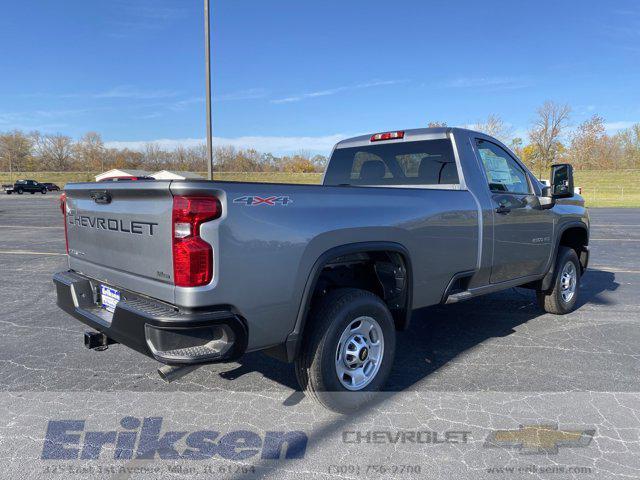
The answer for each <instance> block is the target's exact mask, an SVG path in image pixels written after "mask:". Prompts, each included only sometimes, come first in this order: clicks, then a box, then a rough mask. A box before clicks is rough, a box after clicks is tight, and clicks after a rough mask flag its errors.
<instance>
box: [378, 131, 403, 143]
mask: <svg viewBox="0 0 640 480" xmlns="http://www.w3.org/2000/svg"><path fill="white" fill-rule="evenodd" d="M401 138H404V131H398V132H384V133H376V134H375V135H371V139H370V140H371V141H372V142H379V141H381V140H400V139H401Z"/></svg>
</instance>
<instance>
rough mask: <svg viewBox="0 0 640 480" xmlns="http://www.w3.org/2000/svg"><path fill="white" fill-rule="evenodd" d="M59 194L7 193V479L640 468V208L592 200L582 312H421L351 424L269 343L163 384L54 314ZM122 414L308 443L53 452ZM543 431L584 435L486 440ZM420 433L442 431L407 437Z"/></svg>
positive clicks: (0, 203)
mask: <svg viewBox="0 0 640 480" xmlns="http://www.w3.org/2000/svg"><path fill="white" fill-rule="evenodd" d="M57 197H58V196H57V195H51V194H49V195H26V196H17V195H12V196H6V195H2V196H0V273H1V275H0V299H1V302H0V329H1V330H0V417H1V418H0V468H2V470H3V472H4V473H3V474H2V476H3V477H5V478H27V477H29V478H39V477H42V478H44V477H50V476H54V477H55V476H57V477H59V478H88V477H93V476H99V477H103V478H112V477H113V478H116V477H117V478H160V477H167V478H169V477H175V478H186V476H188V475H198V476H200V477H201V478H258V477H269V478H299V477H300V476H301V475H304V477H305V478H307V477H309V478H357V477H374V478H387V477H390V476H394V477H395V476H399V477H403V478H445V477H450V478H496V477H497V478H501V476H502V478H519V477H522V478H530V477H531V475H536V476H538V477H540V478H547V476H548V477H549V478H579V477H582V476H585V477H586V478H640V393H639V392H640V353H639V349H638V345H640V287H639V286H638V285H639V282H640V209H613V208H609V209H592V210H591V212H590V213H591V220H592V224H593V226H592V233H591V237H592V238H591V242H590V243H591V249H592V253H591V264H590V269H589V271H588V272H587V274H586V275H585V276H584V277H583V279H582V292H581V298H580V299H579V304H580V306H579V308H578V309H577V310H576V311H575V312H574V313H572V314H570V315H566V316H563V317H556V316H552V315H548V314H543V313H542V312H541V311H540V310H539V309H538V308H537V306H536V305H535V298H534V294H533V293H532V292H531V291H528V290H524V289H512V290H509V291H506V292H501V293H498V294H494V295H490V296H486V297H483V298H479V299H475V300H471V301H468V302H465V303H461V304H455V305H451V306H447V307H432V308H429V309H424V310H422V311H419V312H416V313H415V315H414V319H413V322H412V326H411V328H410V329H409V331H407V332H402V333H400V334H399V336H398V347H397V356H396V361H395V367H394V370H393V373H392V376H391V380H390V382H389V385H388V387H387V392H385V393H384V394H382V395H381V396H380V398H379V399H378V400H377V401H376V402H374V403H373V404H372V405H371V406H370V407H369V408H367V409H365V410H363V411H362V412H360V413H358V414H356V415H354V416H350V417H345V416H338V415H334V414H332V413H330V412H327V411H324V410H322V409H321V408H319V407H317V406H316V405H315V404H314V403H312V402H311V401H310V400H309V399H307V398H304V396H302V395H301V394H299V393H298V392H296V388H297V385H296V381H295V377H294V373H293V368H292V366H291V365H287V364H283V363H280V362H279V361H277V360H275V359H272V358H270V357H268V356H266V355H263V354H260V353H255V354H248V355H246V356H245V357H244V358H243V359H242V360H241V361H240V362H237V363H230V364H223V365H215V366H206V367H203V368H200V369H199V370H197V371H195V372H194V373H193V374H191V375H188V376H186V377H184V378H183V379H181V380H179V381H177V382H175V383H172V384H166V383H164V382H163V381H162V380H161V379H160V378H159V377H158V375H157V373H156V368H157V366H158V364H157V363H156V362H155V361H153V360H151V359H148V358H146V357H143V356H141V355H139V354H136V353H134V352H133V351H130V350H128V349H126V348H123V347H119V346H118V345H115V346H112V347H111V348H109V349H108V350H107V351H105V352H93V351H89V350H86V349H85V348H84V346H83V343H82V332H83V331H84V330H85V328H84V327H83V326H82V325H81V324H80V323H78V322H77V321H75V320H74V319H72V318H71V317H69V316H67V315H65V314H64V313H62V312H61V311H60V310H58V309H57V307H56V306H55V294H54V289H53V284H52V282H51V276H52V274H53V273H54V272H56V271H59V270H62V269H64V268H65V264H66V258H65V255H64V233H63V228H62V218H61V214H60V211H59V208H58V203H57ZM125 417H134V418H136V419H140V420H142V419H143V418H149V417H159V418H162V422H163V423H162V429H163V432H164V431H165V430H166V431H169V430H170V431H181V432H182V431H185V432H196V431H201V430H213V431H217V432H220V433H221V435H222V433H224V432H236V431H249V432H253V433H254V435H257V436H258V437H259V438H260V439H261V442H264V443H263V446H264V445H266V443H267V441H266V437H267V436H268V435H269V434H268V432H272V431H284V432H293V431H300V432H303V433H304V435H305V437H306V438H307V439H308V440H307V442H306V444H305V442H303V441H301V443H299V444H298V447H299V451H298V456H301V458H289V459H286V458H285V459H281V460H273V459H269V458H264V457H265V455H264V449H263V450H262V454H261V453H259V452H258V453H256V454H252V455H249V453H251V451H250V449H249V450H246V451H247V452H249V453H248V454H247V455H248V456H247V457H246V458H233V459H229V458H227V457H225V456H224V455H223V454H222V453H220V452H222V450H220V451H219V454H218V455H213V456H212V458H209V459H201V460H192V459H185V458H179V459H178V458H173V457H172V455H173V453H172V452H173V450H171V451H166V452H164V455H160V454H159V456H160V459H156V460H145V459H140V458H136V457H135V456H134V458H132V459H127V458H125V459H114V445H111V444H106V443H105V445H104V447H103V450H102V454H100V455H99V458H97V459H84V460H76V459H75V458H74V457H73V456H70V457H69V459H67V460H48V459H46V458H43V457H44V456H46V455H43V444H45V445H46V443H45V437H46V434H47V427H48V425H49V422H50V421H52V420H54V421H55V420H71V419H73V420H80V421H84V422H85V423H84V427H83V428H84V429H85V431H90V430H92V431H93V430H95V431H110V430H117V431H118V432H120V431H123V430H126V429H127V427H125V424H126V422H124V421H123V423H119V422H120V421H121V420H122V419H123V418H125ZM531 425H533V426H540V425H545V426H548V427H545V428H548V429H549V430H551V431H553V430H555V429H556V428H557V429H558V430H559V431H571V432H574V431H579V432H583V437H582V438H583V439H582V440H580V441H578V442H577V443H576V444H575V445H574V444H571V442H569V443H567V444H563V443H562V442H563V441H566V440H567V439H566V438H564V439H561V441H555V440H553V441H551V445H550V446H549V445H547V446H546V447H545V446H544V445H543V447H544V448H542V449H543V450H544V451H540V448H538V450H537V451H534V450H536V448H534V447H532V446H531V445H529V444H528V443H527V441H526V439H525V440H523V439H522V438H521V437H517V434H516V437H517V438H516V439H515V440H514V441H513V442H512V444H504V445H501V446H502V447H503V448H492V446H491V445H490V443H491V442H489V441H488V438H494V436H495V435H494V434H495V432H496V431H502V430H506V431H509V432H515V431H519V429H520V428H521V426H524V427H525V428H526V427H527V426H531ZM143 429H144V427H143ZM130 430H134V428H133V427H131V428H130ZM416 431H423V432H430V441H425V442H415V441H412V440H407V439H406V437H402V436H401V437H402V438H401V440H398V438H400V437H398V433H399V432H416ZM520 431H521V430H520ZM358 432H359V433H358ZM367 432H369V434H368V435H367ZM371 432H383V434H382V435H380V436H379V439H380V441H377V440H376V441H374V440H373V439H374V438H376V439H378V436H376V435H373V436H372V435H371ZM452 432H453V433H452ZM461 432H467V433H465V434H463V433H461ZM584 432H586V433H584ZM84 438H85V437H82V439H84ZM412 438H413V437H412ZM82 439H81V440H80V442H81V443H80V445H81V447H82V441H83V440H82ZM367 439H368V440H367ZM441 439H445V440H443V441H442V443H439V441H440V440H441ZM74 441H75V440H72V441H71V443H70V445H72V444H73V442H74ZM112 443H113V442H112ZM507 443H508V442H507ZM251 446H252V445H245V449H247V448H248V447H251ZM253 446H255V445H253ZM76 447H77V445H76ZM70 448H71V447H70ZM256 448H258V450H259V447H256ZM45 449H46V448H45ZM300 452H302V453H300ZM70 455H71V454H70ZM111 467H113V468H111ZM416 467H419V468H416ZM56 468H58V469H59V470H56ZM150 468H158V470H157V471H153V472H150V471H148V470H145V469H150ZM553 468H555V469H559V470H558V471H551V470H544V469H553ZM211 469H213V470H211ZM492 469H494V470H492ZM505 469H511V470H505ZM505 475H506V477H505Z"/></svg>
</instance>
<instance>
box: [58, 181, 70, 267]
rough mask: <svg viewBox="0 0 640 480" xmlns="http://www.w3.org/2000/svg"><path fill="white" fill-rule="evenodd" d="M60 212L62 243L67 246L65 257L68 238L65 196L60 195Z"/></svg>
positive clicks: (63, 194)
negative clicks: (62, 229) (62, 228)
mask: <svg viewBox="0 0 640 480" xmlns="http://www.w3.org/2000/svg"><path fill="white" fill-rule="evenodd" d="M60 211H61V212H62V222H63V223H64V243H65V245H66V246H67V255H68V254H69V236H68V235H67V194H66V193H64V192H63V193H61V194H60Z"/></svg>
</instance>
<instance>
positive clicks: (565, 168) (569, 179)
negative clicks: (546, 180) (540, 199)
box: [551, 163, 573, 198]
mask: <svg viewBox="0 0 640 480" xmlns="http://www.w3.org/2000/svg"><path fill="white" fill-rule="evenodd" d="M551 197H552V198H568V197H573V167H572V166H571V165H569V164H568V163H560V164H558V165H551Z"/></svg>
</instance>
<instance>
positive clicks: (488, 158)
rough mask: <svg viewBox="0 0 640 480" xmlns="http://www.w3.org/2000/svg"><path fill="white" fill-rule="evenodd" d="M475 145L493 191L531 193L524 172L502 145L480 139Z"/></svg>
mask: <svg viewBox="0 0 640 480" xmlns="http://www.w3.org/2000/svg"><path fill="white" fill-rule="evenodd" d="M476 146H477V148H478V153H479V154H480V158H481V160H482V165H483V167H484V171H485V173H486V174H487V181H488V182H489V189H490V190H491V191H492V192H493V193H517V194H529V193H531V186H530V185H529V180H528V177H527V174H526V172H525V171H524V169H523V168H522V167H521V166H520V165H519V164H518V162H516V161H515V160H514V158H513V157H512V156H511V155H509V154H508V153H507V152H506V151H505V150H504V149H503V148H502V147H499V146H498V145H496V144H495V143H491V142H489V141H487V140H482V139H476Z"/></svg>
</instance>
